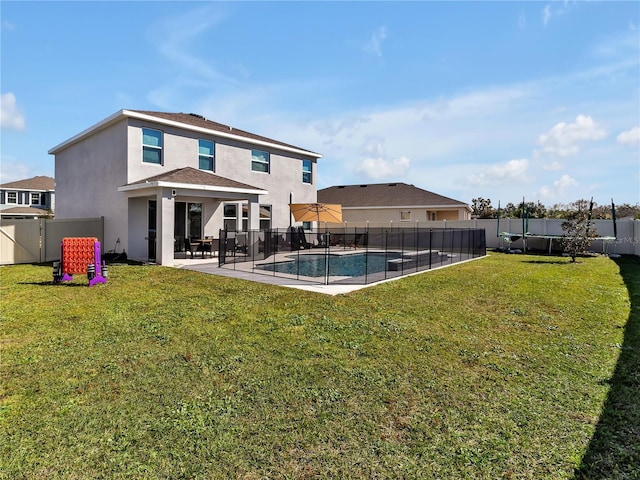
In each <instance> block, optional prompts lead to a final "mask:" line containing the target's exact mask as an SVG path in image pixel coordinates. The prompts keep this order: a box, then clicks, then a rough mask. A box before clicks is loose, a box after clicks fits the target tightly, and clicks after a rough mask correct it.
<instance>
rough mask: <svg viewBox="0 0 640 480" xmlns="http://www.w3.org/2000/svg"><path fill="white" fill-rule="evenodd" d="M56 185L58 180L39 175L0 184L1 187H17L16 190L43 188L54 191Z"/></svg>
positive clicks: (43, 189)
mask: <svg viewBox="0 0 640 480" xmlns="http://www.w3.org/2000/svg"><path fill="white" fill-rule="evenodd" d="M55 186H56V181H55V180H54V179H53V178H51V177H46V176H43V175H41V176H38V177H32V178H27V179H24V180H16V181H15V182H7V183H3V184H2V185H0V188H5V189H7V188H15V189H16V190H33V191H35V190H41V191H45V192H48V191H53V190H54V189H55Z"/></svg>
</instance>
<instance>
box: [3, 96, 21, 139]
mask: <svg viewBox="0 0 640 480" xmlns="http://www.w3.org/2000/svg"><path fill="white" fill-rule="evenodd" d="M0 128H2V129H6V130H24V128H25V119H24V114H23V113H22V112H21V111H20V108H18V103H17V102H16V97H15V95H14V94H13V93H11V92H9V93H4V94H2V95H0Z"/></svg>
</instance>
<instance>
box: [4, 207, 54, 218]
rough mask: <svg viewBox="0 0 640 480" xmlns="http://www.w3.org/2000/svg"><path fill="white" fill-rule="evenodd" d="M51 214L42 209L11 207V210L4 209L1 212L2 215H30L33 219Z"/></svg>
mask: <svg viewBox="0 0 640 480" xmlns="http://www.w3.org/2000/svg"><path fill="white" fill-rule="evenodd" d="M49 214H50V212H49V211H48V210H45V209H42V208H33V207H11V208H3V209H2V210H0V215H8V216H14V215H28V216H33V217H43V216H47V215H49Z"/></svg>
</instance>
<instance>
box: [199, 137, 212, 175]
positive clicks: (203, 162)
mask: <svg viewBox="0 0 640 480" xmlns="http://www.w3.org/2000/svg"><path fill="white" fill-rule="evenodd" d="M198 168H200V170H210V171H212V172H213V171H215V169H216V163H215V156H214V145H213V142H211V141H209V140H198Z"/></svg>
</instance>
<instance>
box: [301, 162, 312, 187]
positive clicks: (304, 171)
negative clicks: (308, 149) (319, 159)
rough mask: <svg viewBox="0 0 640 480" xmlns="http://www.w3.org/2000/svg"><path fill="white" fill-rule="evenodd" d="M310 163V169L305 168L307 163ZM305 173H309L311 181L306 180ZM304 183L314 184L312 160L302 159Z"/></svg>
mask: <svg viewBox="0 0 640 480" xmlns="http://www.w3.org/2000/svg"><path fill="white" fill-rule="evenodd" d="M307 164H308V165H309V169H308V170H307V169H306V168H305V165H307ZM305 174H308V175H309V181H308V182H307V181H305V179H304V177H305ZM302 183H305V184H308V185H311V184H313V162H312V161H311V160H302Z"/></svg>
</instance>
